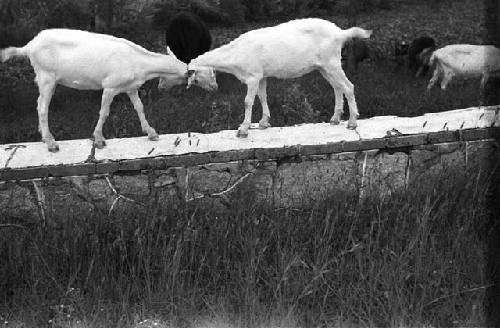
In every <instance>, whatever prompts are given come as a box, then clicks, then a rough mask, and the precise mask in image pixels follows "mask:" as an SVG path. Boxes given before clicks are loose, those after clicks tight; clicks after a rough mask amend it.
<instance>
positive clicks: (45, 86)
mask: <svg viewBox="0 0 500 328" xmlns="http://www.w3.org/2000/svg"><path fill="white" fill-rule="evenodd" d="M13 56H25V57H28V58H29V59H30V62H31V65H32V66H33V69H34V71H35V75H36V77H35V82H36V83H37V85H38V89H39V92H40V95H39V97H38V106H37V110H38V119H39V127H38V128H39V131H40V133H41V135H42V140H43V141H44V142H45V143H47V146H48V149H49V151H52V152H53V151H58V150H59V147H58V145H57V143H56V141H55V140H54V137H53V136H52V134H51V133H50V130H49V126H48V109H49V104H50V100H51V98H52V95H53V94H54V90H55V87H56V85H57V84H61V85H64V86H67V87H70V88H75V89H81V90H99V89H103V93H102V100H101V109H100V112H99V120H98V122H97V125H96V127H95V129H94V145H95V146H96V147H97V148H102V147H104V146H105V144H106V143H105V139H104V137H103V135H102V127H103V124H104V122H105V120H106V117H107V116H108V114H109V107H110V105H111V102H112V101H113V98H114V97H115V96H116V95H117V94H119V93H122V92H125V93H127V95H128V96H129V98H130V100H131V101H132V104H133V105H134V108H135V110H136V111H137V114H138V116H139V120H140V121H141V128H142V131H143V132H144V133H146V134H147V135H148V138H149V139H150V140H158V134H157V133H156V131H155V130H154V129H153V128H152V127H151V126H150V125H149V123H148V122H147V121H146V117H145V115H144V108H143V104H142V102H141V100H140V98H139V95H138V91H137V90H138V88H139V87H140V86H141V85H142V84H144V82H145V81H147V80H150V79H152V78H155V77H160V82H159V85H158V87H159V88H168V87H171V86H173V85H177V84H182V83H186V82H187V80H188V79H187V78H188V75H190V76H191V79H190V81H189V82H190V83H189V85H191V84H192V83H193V82H194V83H195V84H199V85H200V86H201V87H203V88H205V89H207V90H213V89H216V88H217V83H216V81H215V74H214V71H213V69H212V68H208V67H199V68H198V69H197V70H196V71H194V70H190V71H189V73H188V70H187V67H186V64H185V63H183V62H181V61H180V60H178V59H177V58H175V57H173V56H167V55H163V54H158V53H154V52H151V51H148V50H146V49H144V48H143V47H141V46H139V45H137V44H135V43H133V42H130V41H128V40H126V39H121V38H116V37H113V36H110V35H105V34H96V33H90V32H86V31H79V30H69V29H49V30H44V31H42V32H40V33H39V34H38V35H37V36H35V38H33V40H31V41H30V42H28V44H27V45H25V46H24V47H22V48H15V47H10V48H6V49H3V50H1V51H0V59H1V61H2V62H4V61H6V60H8V59H9V58H11V57H13Z"/></svg>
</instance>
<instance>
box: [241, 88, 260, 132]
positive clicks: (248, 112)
mask: <svg viewBox="0 0 500 328" xmlns="http://www.w3.org/2000/svg"><path fill="white" fill-rule="evenodd" d="M258 87H259V80H252V81H249V82H247V95H246V97H245V119H244V120H243V123H241V125H240V127H239V128H238V133H237V134H236V136H237V137H239V138H246V137H248V129H249V128H250V125H251V124H252V107H253V102H254V100H255V95H256V94H257V89H258Z"/></svg>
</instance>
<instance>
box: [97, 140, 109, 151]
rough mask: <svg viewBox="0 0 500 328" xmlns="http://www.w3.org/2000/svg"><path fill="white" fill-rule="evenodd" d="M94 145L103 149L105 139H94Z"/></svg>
mask: <svg viewBox="0 0 500 328" xmlns="http://www.w3.org/2000/svg"><path fill="white" fill-rule="evenodd" d="M94 146H95V147H96V148H97V149H103V148H104V146H106V141H104V140H99V141H94Z"/></svg>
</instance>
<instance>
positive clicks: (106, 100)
mask: <svg viewBox="0 0 500 328" xmlns="http://www.w3.org/2000/svg"><path fill="white" fill-rule="evenodd" d="M115 95H116V92H115V91H113V90H111V89H104V90H103V91H102V99H101V109H100V110H99V120H98V121H97V124H96V126H95V129H94V145H95V146H96V147H97V148H99V149H101V148H103V147H104V146H106V140H105V139H104V136H103V135H102V127H103V125H104V122H105V121H106V118H107V117H108V115H109V106H111V102H113V98H114V97H115Z"/></svg>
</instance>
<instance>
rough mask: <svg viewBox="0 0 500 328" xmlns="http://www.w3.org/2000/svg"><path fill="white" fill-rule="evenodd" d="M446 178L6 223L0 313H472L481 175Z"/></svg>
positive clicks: (279, 316) (165, 319) (57, 316)
mask: <svg viewBox="0 0 500 328" xmlns="http://www.w3.org/2000/svg"><path fill="white" fill-rule="evenodd" d="M448 178H449V177H448ZM443 181H444V180H443ZM446 181H454V182H452V183H448V184H439V182H435V183H432V185H429V182H427V184H428V185H422V186H419V187H418V188H415V189H412V190H411V191H406V192H402V193H400V194H393V195H391V196H385V197H380V196H377V194H376V193H373V194H371V195H369V196H367V197H366V198H365V199H364V200H363V201H362V203H361V204H360V203H359V201H358V198H357V196H356V195H348V194H344V195H340V194H339V195H335V197H333V198H330V199H327V200H326V201H325V202H322V203H318V204H317V205H316V206H315V207H314V208H312V209H310V210H292V209H283V210H275V209H271V208H266V207H257V208H254V207H253V206H252V204H251V202H249V201H248V200H247V201H246V200H245V199H244V196H243V198H242V199H241V201H237V202H235V203H233V204H232V207H231V208H230V209H229V211H228V212H226V213H224V214H221V213H212V212H211V211H210V210H209V211H206V210H203V211H202V210H201V209H199V208H197V207H196V206H195V205H194V204H191V205H190V204H188V205H187V206H186V207H185V208H183V209H180V210H178V211H177V210H176V211H174V212H172V213H160V212H158V211H152V212H151V213H155V214H154V215H153V214H152V215H151V216H149V217H142V216H139V215H137V214H136V215H132V214H129V215H128V216H127V215H123V214H121V215H120V216H115V215H111V217H108V216H107V215H104V214H102V217H101V216H99V215H98V214H95V216H93V217H92V216H90V217H82V216H78V217H70V216H68V217H67V218H66V219H64V220H60V221H57V220H55V219H54V220H51V219H49V220H47V223H48V224H46V225H43V224H42V223H41V222H24V223H20V224H19V225H21V226H24V227H26V228H23V229H16V228H15V227H10V226H7V225H5V226H2V227H0V234H1V238H0V259H1V262H2V263H3V265H2V266H1V267H0V270H2V272H1V275H2V277H4V279H3V280H2V282H1V283H0V295H2V299H1V303H0V304H2V305H0V314H1V315H2V316H3V317H6V315H7V314H8V313H12V311H13V309H30V310H28V311H24V312H23V314H20V313H16V314H15V315H16V316H21V317H22V319H23V320H25V321H26V322H31V324H33V325H42V324H44V325H46V324H47V323H49V321H50V322H51V324H52V326H53V327H80V326H76V323H75V322H76V321H78V322H80V323H82V324H83V323H85V324H88V325H89V326H94V325H98V324H99V325H102V326H108V327H109V326H110V325H113V326H118V324H117V323H119V325H120V326H135V327H142V326H144V325H145V324H147V323H148V322H149V323H151V322H156V323H158V324H162V325H164V326H165V327H198V326H199V327H202V326H203V325H205V326H209V324H208V323H207V322H214V321H215V322H218V321H217V320H222V321H223V322H228V326H231V325H232V326H242V327H263V326H268V325H270V324H271V323H272V322H278V323H283V322H286V324H287V325H288V327H290V326H291V327H295V326H296V327H318V326H320V327H338V326H339V325H340V326H341V324H340V323H344V324H345V323H351V324H352V325H355V326H369V327H401V326H418V325H420V326H423V325H433V326H448V327H450V326H456V325H458V324H463V323H466V324H469V325H473V324H476V323H475V322H472V321H471V320H478V321H481V320H483V318H482V314H481V313H482V312H481V311H480V310H478V307H479V308H480V305H481V304H482V297H483V295H484V292H485V290H486V289H487V288H489V287H488V286H487V285H486V283H485V281H486V279H485V277H484V260H483V250H484V249H485V245H483V241H482V240H481V239H480V238H479V234H478V232H479V231H480V230H481V229H482V224H483V223H484V222H485V215H487V209H486V203H485V202H486V201H485V193H486V189H485V188H486V186H484V185H481V184H478V180H477V177H472V176H469V177H464V176H458V175H454V176H453V179H447V180H446ZM478 186H480V187H478ZM243 204H246V205H243ZM3 223H4V224H6V223H7V222H3ZM23 231H24V232H23ZM7 236H11V237H10V238H7ZM59 286H62V289H61V288H60V287H59ZM9 311H11V312H9ZM68 315H69V317H68ZM154 318H158V320H159V321H144V320H153V319H154ZM202 318H205V319H203V320H202ZM207 318H208V319H207ZM200 320H201V321H200ZM206 320H208V321H206ZM141 322H142V324H140V323H141ZM145 322H146V323H145ZM200 322H204V323H203V325H201V324H200ZM56 323H57V324H56ZM91 323H92V325H91ZM167 323H168V324H167ZM229 324H230V325H229ZM276 325H277V326H279V324H276Z"/></svg>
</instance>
